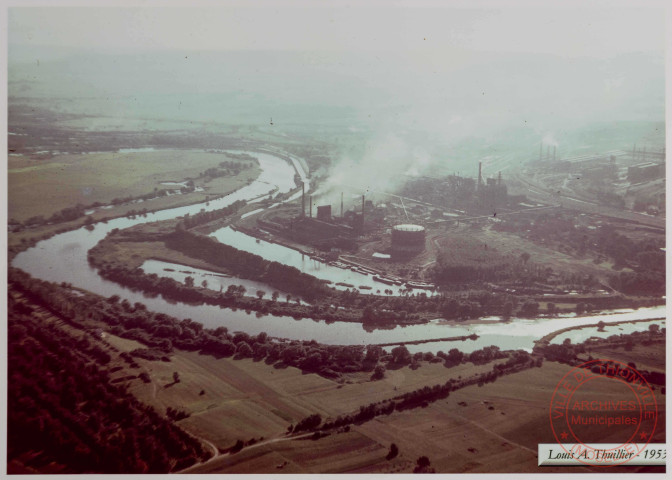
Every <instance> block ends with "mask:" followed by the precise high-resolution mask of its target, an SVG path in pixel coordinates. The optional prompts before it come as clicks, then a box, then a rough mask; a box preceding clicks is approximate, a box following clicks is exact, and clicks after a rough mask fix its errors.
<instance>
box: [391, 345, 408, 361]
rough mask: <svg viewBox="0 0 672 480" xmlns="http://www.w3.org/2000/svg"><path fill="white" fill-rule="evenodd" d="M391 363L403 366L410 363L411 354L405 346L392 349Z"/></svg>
mask: <svg viewBox="0 0 672 480" xmlns="http://www.w3.org/2000/svg"><path fill="white" fill-rule="evenodd" d="M391 353H392V362H393V363H398V364H402V365H405V364H407V363H409V362H410V361H411V353H410V352H409V351H408V348H406V345H399V346H398V347H394V348H393V349H392V352H391Z"/></svg>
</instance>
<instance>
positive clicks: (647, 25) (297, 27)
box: [8, 1, 665, 57]
mask: <svg viewBox="0 0 672 480" xmlns="http://www.w3.org/2000/svg"><path fill="white" fill-rule="evenodd" d="M609 3H610V2H607V3H606V4H605V5H609ZM286 4H287V2H282V1H281V2H279V5H280V6H277V7H274V6H257V7H241V6H228V7H223V6H222V7H203V6H199V7H189V8H185V7H175V6H171V7H158V8H155V7H151V8H129V7H123V8H117V7H95V8H92V7H88V8H82V7H29V8H25V7H14V8H10V9H9V12H8V24H9V41H10V44H11V43H13V44H23V45H33V46H44V45H48V46H56V47H58V46H63V47H82V48H103V49H106V50H112V51H117V50H124V51H128V50H132V51H138V50H147V49H149V50H154V49H180V50H238V49H259V50H268V49H271V50H346V51H351V50H387V51H389V50H425V51H429V52H432V51H442V50H445V49H448V48H458V49H460V48H466V49H469V50H479V51H494V52H500V51H506V52H540V53H551V54H555V55H559V56H566V57H573V56H595V57H602V56H612V55H615V54H618V53H621V52H633V51H634V52H651V53H655V54H662V53H663V50H664V41H665V35H664V14H663V10H662V9H660V8H641V7H637V8H621V7H617V8H614V7H613V6H611V7H602V8H576V7H574V8H561V7H555V8H544V9H539V8H530V7H508V8H505V9H499V10H497V9H494V8H485V9H467V8H405V7H365V8H362V7H352V6H346V7H340V8H336V7H333V3H332V4H331V5H332V6H330V7H327V8H315V7H305V6H304V7H296V6H294V7H292V6H291V5H290V6H289V7H288V6H287V5H286ZM595 4H596V2H592V3H591V5H595ZM632 4H633V3H632V2H630V5H632ZM271 5H273V4H271ZM448 5H451V4H450V3H448ZM625 5H628V3H626V4H625Z"/></svg>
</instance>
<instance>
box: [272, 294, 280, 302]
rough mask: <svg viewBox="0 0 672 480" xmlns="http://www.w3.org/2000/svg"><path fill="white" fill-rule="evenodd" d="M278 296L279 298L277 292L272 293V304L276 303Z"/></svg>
mask: <svg viewBox="0 0 672 480" xmlns="http://www.w3.org/2000/svg"><path fill="white" fill-rule="evenodd" d="M279 296H280V294H279V293H278V292H275V291H274V292H273V293H272V294H271V300H273V301H274V302H277V301H278V297H279Z"/></svg>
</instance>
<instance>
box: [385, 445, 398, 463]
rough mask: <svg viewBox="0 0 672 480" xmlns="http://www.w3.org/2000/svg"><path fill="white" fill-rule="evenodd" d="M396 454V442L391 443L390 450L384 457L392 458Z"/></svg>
mask: <svg viewBox="0 0 672 480" xmlns="http://www.w3.org/2000/svg"><path fill="white" fill-rule="evenodd" d="M397 455H399V447H397V444H396V443H393V444H392V445H390V451H389V452H388V453H387V456H386V457H385V458H386V459H387V460H392V459H393V458H394V457H396V456H397Z"/></svg>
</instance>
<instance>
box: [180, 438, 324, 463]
mask: <svg viewBox="0 0 672 480" xmlns="http://www.w3.org/2000/svg"><path fill="white" fill-rule="evenodd" d="M311 435H313V432H310V433H303V434H301V435H296V436H291V437H275V438H269V439H268V440H264V441H263V442H258V443H255V444H254V445H250V446H249V447H244V448H243V450H244V451H246V452H247V451H249V450H252V449H254V448H258V447H262V446H265V445H269V444H271V443H278V442H288V441H291V440H298V439H300V438H306V437H310V436H311ZM198 439H199V440H200V441H202V442H203V443H205V444H206V445H208V447H210V448H211V449H212V451H213V455H212V457H210V458H209V459H207V460H206V461H204V462H198V463H195V464H194V465H192V466H190V467H187V468H185V469H183V470H180V471H178V472H175V473H197V472H194V470H195V469H197V468H199V467H204V466H206V465H208V464H210V463H213V462H215V461H216V460H218V459H220V458H223V457H229V456H231V455H235V453H231V452H224V453H221V452H220V451H219V449H218V448H217V446H216V445H215V444H214V443H212V442H211V441H210V440H206V439H205V438H203V437H198ZM243 450H241V451H243ZM236 453H238V452H236Z"/></svg>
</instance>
